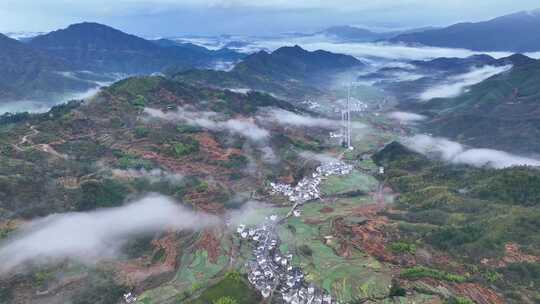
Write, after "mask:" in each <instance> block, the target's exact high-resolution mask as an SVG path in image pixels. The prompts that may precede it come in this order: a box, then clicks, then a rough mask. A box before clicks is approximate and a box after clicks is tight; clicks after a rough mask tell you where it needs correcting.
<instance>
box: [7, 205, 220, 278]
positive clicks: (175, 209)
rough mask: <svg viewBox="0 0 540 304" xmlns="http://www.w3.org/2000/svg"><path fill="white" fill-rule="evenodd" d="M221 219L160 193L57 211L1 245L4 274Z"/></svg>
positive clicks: (91, 259) (104, 253)
mask: <svg viewBox="0 0 540 304" xmlns="http://www.w3.org/2000/svg"><path fill="white" fill-rule="evenodd" d="M217 223H219V219H218V218H217V217H215V216H212V215H207V214H203V213H199V212H195V211H192V210H188V209H186V208H185V207H183V206H181V205H178V204H176V203H174V202H173V201H172V200H170V199H168V198H166V197H164V196H159V195H152V196H148V197H146V198H144V199H141V200H139V201H136V202H133V203H131V204H128V205H125V206H122V207H117V208H109V209H102V210H98V211H92V212H86V213H75V212H73V213H65V214H53V215H49V216H47V217H45V218H42V219H37V220H33V221H32V222H30V223H29V224H26V225H25V226H24V227H22V228H21V229H20V230H19V231H17V232H16V233H15V235H14V236H13V237H12V238H10V239H9V240H7V241H5V242H4V243H2V244H1V246H0V260H1V261H2V263H0V273H2V272H8V271H11V270H12V269H14V268H16V267H17V266H20V265H23V264H27V263H32V264H33V263H48V262H55V261H57V260H59V259H65V258H72V259H76V260H78V261H81V262H84V263H95V262H97V261H98V260H100V259H103V258H114V257H115V256H117V255H118V254H119V250H120V248H121V246H122V245H123V244H124V242H125V241H126V240H128V239H129V238H130V237H133V236H136V235H139V234H142V233H156V232H162V231H166V230H169V229H174V230H185V229H190V230H197V229H202V228H204V227H207V226H211V225H215V224H217Z"/></svg>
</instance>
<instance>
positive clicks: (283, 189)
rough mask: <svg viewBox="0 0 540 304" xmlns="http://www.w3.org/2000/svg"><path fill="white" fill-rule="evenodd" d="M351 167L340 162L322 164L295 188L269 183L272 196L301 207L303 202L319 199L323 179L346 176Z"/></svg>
mask: <svg viewBox="0 0 540 304" xmlns="http://www.w3.org/2000/svg"><path fill="white" fill-rule="evenodd" d="M351 171H352V166H351V165H348V164H345V163H343V162H341V161H332V162H328V163H324V164H322V165H320V166H319V167H317V170H316V171H315V172H314V173H313V174H312V175H311V177H304V178H303V179H302V180H301V181H299V182H298V184H297V185H296V186H295V187H292V186H291V185H287V184H281V183H270V187H271V192H272V194H282V195H284V196H286V197H287V198H288V199H289V201H290V202H292V203H295V204H299V205H302V204H303V203H305V202H308V201H311V200H314V199H318V198H320V197H321V193H320V184H321V181H322V179H323V178H324V177H327V176H330V175H347V174H349V173H351Z"/></svg>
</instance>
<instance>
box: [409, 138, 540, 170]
mask: <svg viewBox="0 0 540 304" xmlns="http://www.w3.org/2000/svg"><path fill="white" fill-rule="evenodd" d="M401 142H402V143H403V144H404V145H405V146H407V147H409V148H410V149H411V150H413V151H416V152H418V153H421V154H424V155H428V156H435V157H439V158H441V159H442V160H444V161H448V162H451V163H455V164H467V165H473V166H478V167H481V166H490V167H493V168H497V169H502V168H507V167H513V166H540V160H537V159H534V158H529V157H523V156H519V155H515V154H510V153H508V152H504V151H499V150H493V149H478V148H467V147H465V146H463V145H462V144H460V143H458V142H455V141H451V140H449V139H446V138H441V137H431V136H428V135H415V136H412V137H408V138H403V139H402V140H401Z"/></svg>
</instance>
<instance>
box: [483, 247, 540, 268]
mask: <svg viewBox="0 0 540 304" xmlns="http://www.w3.org/2000/svg"><path fill="white" fill-rule="evenodd" d="M504 251H505V254H504V257H502V258H501V259H500V260H495V259H487V258H486V259H482V260H481V261H480V263H482V264H484V265H489V266H492V267H506V266H507V265H508V264H513V263H536V262H540V257H539V256H534V255H530V254H526V253H524V252H522V251H521V248H520V247H519V245H518V244H515V243H507V244H506V245H504Z"/></svg>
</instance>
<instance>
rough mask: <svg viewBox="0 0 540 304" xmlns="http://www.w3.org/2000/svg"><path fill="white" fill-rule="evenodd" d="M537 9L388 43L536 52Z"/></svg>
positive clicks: (539, 26)
mask: <svg viewBox="0 0 540 304" xmlns="http://www.w3.org/2000/svg"><path fill="white" fill-rule="evenodd" d="M539 29H540V10H535V11H532V12H519V13H515V14H511V15H506V16H502V17H498V18H495V19H492V20H488V21H484V22H477V23H470V22H467V23H458V24H455V25H452V26H449V27H446V28H442V29H435V30H428V31H424V32H418V33H410V34H403V35H399V36H397V37H395V38H392V39H390V41H392V42H405V43H420V44H424V45H429V46H438V47H452V48H466V49H471V50H475V51H512V52H532V51H538V50H540V35H539V34H540V32H539Z"/></svg>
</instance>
